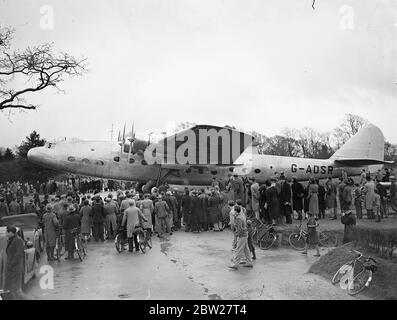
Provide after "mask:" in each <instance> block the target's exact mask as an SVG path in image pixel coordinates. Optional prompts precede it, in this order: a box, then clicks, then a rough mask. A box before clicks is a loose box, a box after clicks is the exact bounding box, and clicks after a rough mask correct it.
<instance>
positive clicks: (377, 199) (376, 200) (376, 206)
mask: <svg viewBox="0 0 397 320" xmlns="http://www.w3.org/2000/svg"><path fill="white" fill-rule="evenodd" d="M372 208H373V212H374V214H375V215H376V222H380V195H379V191H378V190H377V189H375V196H374V202H373V205H372Z"/></svg>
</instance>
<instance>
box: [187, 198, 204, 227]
mask: <svg viewBox="0 0 397 320" xmlns="http://www.w3.org/2000/svg"><path fill="white" fill-rule="evenodd" d="M190 212H191V216H190V218H191V219H190V223H194V224H198V223H202V216H203V211H202V200H201V199H200V198H199V197H197V196H193V197H192V199H191V202H190Z"/></svg>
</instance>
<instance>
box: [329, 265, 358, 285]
mask: <svg viewBox="0 0 397 320" xmlns="http://www.w3.org/2000/svg"><path fill="white" fill-rule="evenodd" d="M352 269H353V265H352V264H351V263H346V264H344V265H343V266H342V267H340V268H339V270H338V271H336V272H335V274H334V276H333V277H332V280H331V283H332V284H337V283H339V282H340V279H342V277H343V276H344V275H345V274H347V273H348V272H351V270H352Z"/></svg>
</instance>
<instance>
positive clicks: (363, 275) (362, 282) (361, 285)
mask: <svg viewBox="0 0 397 320" xmlns="http://www.w3.org/2000/svg"><path fill="white" fill-rule="evenodd" d="M371 280H372V271H371V270H367V269H365V268H364V269H363V270H362V271H361V272H360V273H358V274H357V275H356V276H355V277H354V278H353V280H352V281H351V282H350V284H349V286H348V288H347V292H348V293H349V294H350V295H351V296H354V295H356V294H358V293H360V292H361V291H363V290H364V289H365V287H367V286H369V283H370V282H371Z"/></svg>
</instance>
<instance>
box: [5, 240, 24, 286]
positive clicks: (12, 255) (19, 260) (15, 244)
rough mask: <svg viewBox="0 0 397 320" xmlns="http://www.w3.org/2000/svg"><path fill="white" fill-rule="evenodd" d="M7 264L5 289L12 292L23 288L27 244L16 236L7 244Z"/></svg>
mask: <svg viewBox="0 0 397 320" xmlns="http://www.w3.org/2000/svg"><path fill="white" fill-rule="evenodd" d="M6 253H7V263H6V267H5V281H4V289H5V290H10V291H11V292H15V291H18V290H20V289H21V288H22V279H23V272H24V259H25V243H24V241H23V240H22V239H21V238H20V237H19V236H18V235H15V236H14V237H12V238H11V239H10V240H8V243H7V249H6Z"/></svg>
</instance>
